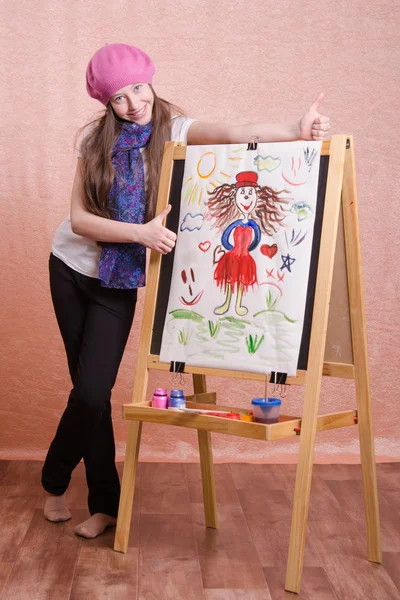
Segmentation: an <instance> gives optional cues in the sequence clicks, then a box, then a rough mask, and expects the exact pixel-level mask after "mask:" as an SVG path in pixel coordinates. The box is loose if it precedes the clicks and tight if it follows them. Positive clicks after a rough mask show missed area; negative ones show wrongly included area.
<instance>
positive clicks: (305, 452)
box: [285, 400, 318, 593]
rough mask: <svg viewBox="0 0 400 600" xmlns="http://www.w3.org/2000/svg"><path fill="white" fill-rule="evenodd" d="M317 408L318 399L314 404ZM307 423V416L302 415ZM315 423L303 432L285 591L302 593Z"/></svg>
mask: <svg viewBox="0 0 400 600" xmlns="http://www.w3.org/2000/svg"><path fill="white" fill-rule="evenodd" d="M315 404H316V405H317V406H318V400H316V401H315ZM303 422H304V416H303ZM315 431H316V416H315V423H314V424H313V425H310V426H309V427H307V429H306V430H303V427H302V429H301V440H300V449H299V457H298V463H297V471H296V486H295V490H294V498H293V511H292V525H291V530H290V542H289V556H288V562H287V569H286V581H285V590H287V591H289V592H296V593H299V592H300V586H301V577H302V573H303V563H304V551H305V545H306V533H307V521H308V507H309V504H310V492H311V480H312V469H313V460H314V443H315Z"/></svg>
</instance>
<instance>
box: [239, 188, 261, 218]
mask: <svg viewBox="0 0 400 600" xmlns="http://www.w3.org/2000/svg"><path fill="white" fill-rule="evenodd" d="M235 202H236V206H237V207H238V209H239V210H240V212H241V213H242V214H243V215H244V216H247V215H249V214H250V213H251V212H252V211H253V210H254V208H255V206H256V204H257V193H256V189H255V188H254V187H253V186H243V187H240V188H238V189H237V192H236V196H235Z"/></svg>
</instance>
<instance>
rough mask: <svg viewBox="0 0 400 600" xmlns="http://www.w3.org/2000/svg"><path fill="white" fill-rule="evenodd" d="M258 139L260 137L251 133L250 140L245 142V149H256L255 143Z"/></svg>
mask: <svg viewBox="0 0 400 600" xmlns="http://www.w3.org/2000/svg"><path fill="white" fill-rule="evenodd" d="M259 141H260V138H258V137H256V136H255V135H253V136H252V138H251V140H250V142H249V143H248V144H247V150H257V144H258V142H259Z"/></svg>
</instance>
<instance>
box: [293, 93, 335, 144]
mask: <svg viewBox="0 0 400 600" xmlns="http://www.w3.org/2000/svg"><path fill="white" fill-rule="evenodd" d="M323 99H324V94H323V93H321V94H319V95H318V96H317V97H316V98H315V100H314V102H313V103H312V104H311V106H310V108H309V109H308V110H307V112H306V113H305V114H304V116H303V118H302V119H301V121H300V122H299V138H300V139H301V140H310V141H311V140H314V141H320V140H325V139H326V138H327V137H328V131H329V130H330V128H331V124H330V120H329V117H324V116H323V115H320V114H319V112H318V111H319V107H320V104H321V103H322V100H323Z"/></svg>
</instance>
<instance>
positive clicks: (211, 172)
mask: <svg viewBox="0 0 400 600" xmlns="http://www.w3.org/2000/svg"><path fill="white" fill-rule="evenodd" d="M245 150H246V148H245V147H244V146H242V147H241V148H236V149H234V150H232V153H233V154H236V156H230V157H228V164H226V163H225V161H223V160H222V158H218V157H217V155H216V154H215V152H210V151H208V152H204V154H202V155H201V156H200V158H199V160H198V162H197V165H196V169H195V172H194V173H193V175H192V176H191V177H188V178H187V179H186V181H185V183H184V184H183V188H184V201H185V202H186V203H187V204H189V205H191V204H194V205H197V206H200V205H201V203H202V201H203V202H204V201H205V200H206V199H207V196H208V193H209V192H212V190H213V189H214V188H216V187H217V186H218V185H222V184H223V183H229V184H230V183H233V181H234V175H235V171H234V170H235V169H239V168H240V165H241V162H242V161H243V160H244V156H240V154H242V155H244V152H245ZM218 163H220V164H218ZM222 163H225V164H222ZM229 171H231V173H229Z"/></svg>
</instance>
